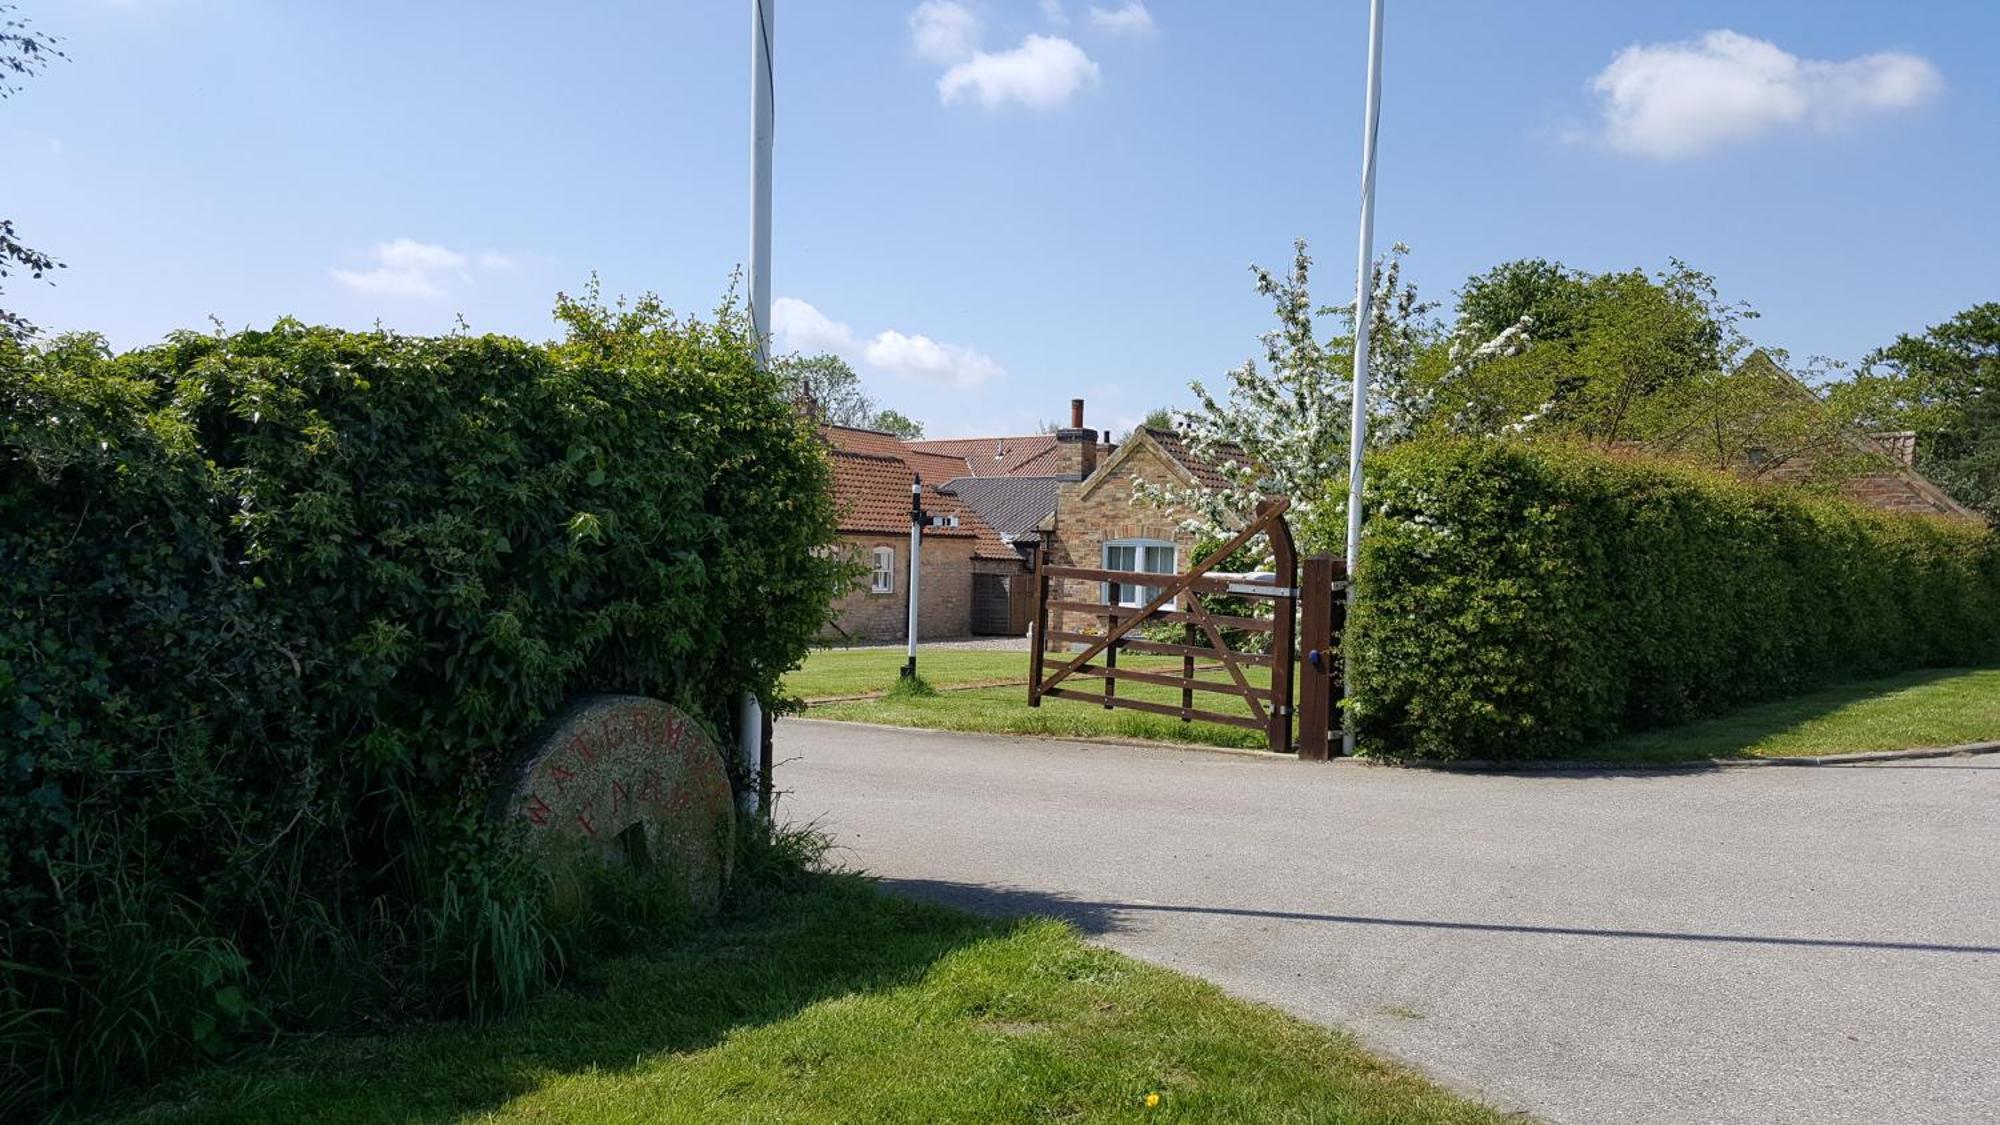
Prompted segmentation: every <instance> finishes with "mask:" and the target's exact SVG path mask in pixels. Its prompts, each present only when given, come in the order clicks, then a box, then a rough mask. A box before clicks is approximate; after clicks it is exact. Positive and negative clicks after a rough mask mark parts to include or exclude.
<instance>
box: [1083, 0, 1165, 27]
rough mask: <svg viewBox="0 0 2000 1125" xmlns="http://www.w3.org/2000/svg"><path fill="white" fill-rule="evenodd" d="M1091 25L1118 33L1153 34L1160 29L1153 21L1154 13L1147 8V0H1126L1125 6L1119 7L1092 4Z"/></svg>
mask: <svg viewBox="0 0 2000 1125" xmlns="http://www.w3.org/2000/svg"><path fill="white" fill-rule="evenodd" d="M1090 26H1092V27H1094V28H1096V29H1097V30H1099V31H1109V32H1112V33H1113V34H1117V35H1151V34H1153V33H1154V32H1155V31H1158V30H1159V28H1158V27H1157V26H1155V25H1154V23H1153V13H1151V12H1149V11H1147V10H1146V5H1145V0H1125V4H1124V6H1123V7H1118V8H1100V7H1098V6H1097V5H1095V4H1092V5H1091V6H1090Z"/></svg>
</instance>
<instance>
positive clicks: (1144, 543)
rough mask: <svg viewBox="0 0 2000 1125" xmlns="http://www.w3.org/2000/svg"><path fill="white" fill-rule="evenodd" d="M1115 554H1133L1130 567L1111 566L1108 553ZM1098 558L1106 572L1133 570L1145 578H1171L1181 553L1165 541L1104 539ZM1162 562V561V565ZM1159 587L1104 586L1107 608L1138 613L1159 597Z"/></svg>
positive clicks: (1114, 583)
mask: <svg viewBox="0 0 2000 1125" xmlns="http://www.w3.org/2000/svg"><path fill="white" fill-rule="evenodd" d="M1114 550H1129V551H1131V552H1132V563H1131V565H1130V566H1125V565H1118V564H1114V563H1113V562H1112V561H1111V553H1112V551H1114ZM1100 557H1101V558H1102V559H1103V560H1104V563H1103V565H1104V569H1106V570H1133V571H1140V572H1143V573H1146V574H1173V573H1175V570H1174V568H1175V565H1176V564H1177V563H1179V561H1180V551H1179V549H1178V548H1176V547H1175V546H1174V545H1173V544H1172V543H1170V542H1168V541H1167V540H1165V539H1107V540H1105V542H1104V546H1103V547H1102V548H1101V555H1100ZM1162 560H1164V561H1162ZM1163 588H1164V587H1161V586H1128V585H1125V584H1124V583H1120V582H1106V583H1105V584H1104V601H1105V604H1106V605H1117V606H1125V607H1127V608H1130V609H1138V608H1139V607H1140V606H1143V605H1145V604H1146V603H1147V602H1150V601H1152V600H1153V599H1154V598H1156V597H1158V596H1159V593H1160V591H1161V589H1163Z"/></svg>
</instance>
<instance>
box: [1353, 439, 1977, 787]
mask: <svg viewBox="0 0 2000 1125" xmlns="http://www.w3.org/2000/svg"><path fill="white" fill-rule="evenodd" d="M1371 473H1372V474H1373V478H1372V480H1371V481H1370V485H1369V496H1368V503H1369V506H1370V523H1369V525H1368V534H1367V537H1366V539H1365V541H1364V543H1363V547H1362V564H1361V571H1360V580H1361V586H1360V588H1359V591H1358V595H1359V596H1358V604H1357V606H1356V610H1355V615H1354V618H1353V621H1352V623H1351V625H1350V628H1349V635H1348V643H1349V644H1350V645H1351V646H1352V648H1353V653H1354V658H1355V661H1356V664H1357V676H1358V678H1359V685H1358V693H1357V695H1356V697H1355V698H1354V699H1352V700H1351V701H1350V706H1351V707H1352V708H1353V713H1354V715H1355V717H1356V719H1357V721H1358V724H1359V730H1360V734H1361V739H1362V742H1363V745H1364V746H1365V747H1366V748H1367V749H1368V750H1369V751H1370V752H1372V753H1377V754H1382V755H1385V756H1390V757H1408V758H1427V759H1453V758H1486V759H1524V758H1537V757H1548V756H1553V755H1560V754H1563V753H1566V752H1570V751H1573V750H1575V749H1577V748H1579V747H1582V746H1585V745H1587V744H1589V743H1592V742H1595V741H1598V740H1601V739H1604V738H1607V737H1609V736H1611V735H1613V734H1616V733H1618V732H1620V731H1625V730H1633V729H1639V728H1645V727H1656V726H1665V725H1670V724H1675V723H1680V722H1684V721H1687V720H1689V719H1693V718H1696V717H1700V716H1705V715H1710V714H1714V713H1716V712H1719V711H1721V710H1724V709H1726V708H1728V707H1731V706H1734V705H1737V704H1741V703H1745V702H1750V701H1754V700H1761V699H1769V698H1774V697H1779V696H1784V695H1788V694H1792V693H1796V692H1800V691H1803V690H1806V689H1808V688H1811V687H1813V686H1815V685H1818V684H1823V683H1827V682H1829V681H1833V680H1838V679H1845V678H1851V677H1860V676H1874V675H1881V674H1886V673H1890V672H1894V671H1898V670H1901V669H1906V668H1914V667H1922V666H1942V665H1954V664H1965V663H1972V662H1979V661H1985V660H1991V659H1993V658H1994V657H1996V656H2000V545H1996V540H1995V536H1994V534H1993V533H1991V532H1990V531H1988V530H1986V529H1985V528H1982V527H1978V526H1974V525H1969V524H1965V523H1961V522H1955V521H1950V520H1946V519H1943V518H1934V517H1926V516H1899V515H1891V514H1887V513H1882V512H1877V511H1872V510H1868V509H1864V508H1860V507H1858V506H1856V505H1853V504H1850V503H1847V502H1845V501H1842V500H1839V499H1835V498H1831V497H1821V496H1815V495H1811V494H1807V493H1805V492H1803V491H1800V490H1797V489H1782V488H1772V487H1760V486H1756V485H1751V484H1746V483H1742V482H1739V481H1737V480H1735V479H1733V478H1730V477H1727V476H1724V475H1719V474H1715V473H1711V472H1708V471H1705V470H1701V469H1695V468H1691V467H1684V466H1679V465H1674V464H1669V463H1665V462H1660V461H1654V460H1647V459H1636V458H1622V457H1614V456H1608V455H1605V454H1601V453H1597V452H1593V451H1589V450H1584V449H1577V448H1568V447H1557V446H1545V445H1530V444H1526V443H1521V442H1513V441H1499V440H1467V441H1447V442H1437V443H1429V442H1425V443H1413V444H1411V445H1407V446H1403V447H1399V448H1397V449H1394V450H1391V451H1389V452H1388V453H1386V454H1384V455H1383V456H1381V457H1380V458H1378V459H1377V460H1375V461H1374V462H1372V463H1371Z"/></svg>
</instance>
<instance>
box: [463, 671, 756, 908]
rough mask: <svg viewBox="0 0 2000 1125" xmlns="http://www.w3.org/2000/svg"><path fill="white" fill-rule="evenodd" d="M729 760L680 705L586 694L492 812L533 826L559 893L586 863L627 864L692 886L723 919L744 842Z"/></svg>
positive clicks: (531, 754) (544, 734)
mask: <svg viewBox="0 0 2000 1125" xmlns="http://www.w3.org/2000/svg"><path fill="white" fill-rule="evenodd" d="M722 762H723V759H722V753H721V751H720V750H718V749H717V747H716V745H715V741H714V740H713V739H711V738H710V737H709V736H708V732H707V731H705V730H703V729H702V726H701V724H700V723H697V722H695V721H694V720H693V719H690V718H689V717H688V716H687V715H686V714H685V713H683V712H682V711H681V710H680V709H679V708H677V707H674V706H672V705H671V704H667V703H662V702H660V701H659V700H657V699H648V698H646V697H644V696H637V695H596V696H586V697H583V698H581V699H578V700H577V701H575V702H574V703H572V704H570V706H569V707H567V708H566V709H564V710H563V711H562V712H561V713H560V714H558V715H557V716H556V717H555V718H553V719H551V720H550V721H549V722H548V723H546V724H545V725H544V726H543V727H542V729H541V730H540V731H539V732H537V734H536V736H535V738H534V739H533V740H532V741H531V743H530V744H529V747H528V750H527V752H526V753H525V754H524V755H523V756H522V758H521V761H520V762H519V764H518V765H517V766H516V767H515V771H514V774H513V776H512V778H511V779H510V780H509V781H508V782H507V783H506V784H504V785H502V787H501V789H500V791H499V792H498V793H496V794H495V797H494V803H493V810H492V811H493V815H494V816H495V817H496V818H500V819H506V820H516V821H519V822H520V823H522V824H523V825H524V826H525V827H526V830H527V835H528V839H529V841H530V846H531V847H532V848H533V849H534V850H535V851H536V853H537V854H539V855H540V856H541V858H542V860H543V864H544V866H545V868H547V869H548V871H549V872H550V874H551V875H552V876H554V877H555V878H556V885H557V887H558V889H559V890H562V889H564V888H565V886H566V885H568V884H571V883H572V881H571V880H568V879H565V878H564V876H566V875H569V874H573V873H574V872H575V871H576V869H577V868H578V867H579V865H581V864H585V863H596V864H609V865H613V866H620V865H622V866H629V867H632V868H634V869H639V870H643V871H648V872H655V873H659V874H662V875H665V876H667V877H669V878H673V879H681V878H685V879H686V881H687V889H688V899H689V901H690V903H691V904H693V905H694V906H696V907H697V908H699V909H704V910H707V909H713V908H714V906H715V905H716V903H717V901H718V900H719V899H720V897H721V892H722V884H723V883H724V882H725V881H726V880H727V879H728V878H729V868H730V859H731V856H732V855H733V854H734V843H735V841H734V835H735V825H736V810H735V806H734V802H733V801H732V799H731V794H730V789H729V775H728V774H727V773H726V772H725V771H724V769H723V764H722Z"/></svg>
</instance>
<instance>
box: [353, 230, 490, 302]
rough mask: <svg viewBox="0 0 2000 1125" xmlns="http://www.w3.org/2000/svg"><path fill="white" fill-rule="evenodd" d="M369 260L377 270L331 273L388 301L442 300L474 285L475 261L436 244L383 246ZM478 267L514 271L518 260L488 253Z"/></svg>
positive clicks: (401, 242)
mask: <svg viewBox="0 0 2000 1125" xmlns="http://www.w3.org/2000/svg"><path fill="white" fill-rule="evenodd" d="M368 257H369V259H370V260H371V261H372V262H373V263H374V268H373V269H365V270H346V269H340V268H338V267H335V268H334V269H332V270H329V271H328V272H329V273H331V274H332V275H333V279H334V280H335V281H338V282H340V283H341V284H342V285H345V286H347V287H348V288H349V289H352V290H354V291H355V292H357V293H372V294H376V295H378V296H385V297H442V296H444V295H445V294H446V293H447V292H449V291H450V290H451V289H452V288H453V287H454V286H458V285H467V284H470V283H471V282H472V274H471V273H470V271H469V267H470V266H471V264H472V261H473V259H472V258H471V257H470V256H469V255H466V254H461V253H459V252H458V251H456V250H453V249H451V248H450V247H446V246H439V245H437V244H436V243H434V242H418V241H417V240H415V239H413V238H398V239H395V240H394V241H391V242H379V243H376V244H375V246H374V248H373V249H371V250H369V252H368ZM478 264H479V268H480V269H484V270H500V269H511V268H513V266H514V259H513V258H512V257H510V256H509V255H507V254H503V253H501V252H500V251H498V250H487V251H485V252H483V253H481V254H480V255H479V256H478Z"/></svg>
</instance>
